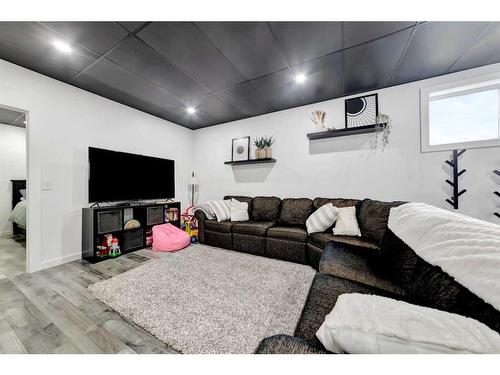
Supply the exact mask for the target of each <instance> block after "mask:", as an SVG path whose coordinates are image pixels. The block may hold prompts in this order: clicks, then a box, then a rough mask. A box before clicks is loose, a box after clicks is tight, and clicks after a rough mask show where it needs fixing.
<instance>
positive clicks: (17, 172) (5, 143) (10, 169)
mask: <svg viewBox="0 0 500 375" xmlns="http://www.w3.org/2000/svg"><path fill="white" fill-rule="evenodd" d="M24 179H26V131H25V129H24V128H20V127H17V126H11V125H5V124H0V236H1V235H7V234H12V223H11V222H10V221H9V215H10V212H11V211H12V183H11V182H10V180H24Z"/></svg>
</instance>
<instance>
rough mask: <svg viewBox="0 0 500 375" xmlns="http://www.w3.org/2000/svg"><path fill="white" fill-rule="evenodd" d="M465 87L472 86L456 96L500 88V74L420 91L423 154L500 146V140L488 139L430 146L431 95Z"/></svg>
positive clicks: (452, 82)
mask: <svg viewBox="0 0 500 375" xmlns="http://www.w3.org/2000/svg"><path fill="white" fill-rule="evenodd" d="M497 80H498V83H496V82H495V83H493V82H491V81H497ZM464 86H471V87H470V89H467V90H463V91H462V90H461V91H459V92H457V94H456V95H459V94H462V93H466V92H467V91H469V92H471V93H472V92H475V91H483V90H484V89H486V88H488V87H494V86H499V87H500V73H495V74H488V75H481V76H475V77H471V78H467V79H461V80H458V81H450V82H447V83H443V84H440V85H434V86H429V87H423V88H421V89H420V146H421V151H422V152H433V151H449V150H455V149H459V148H482V147H498V146H500V138H498V139H487V140H480V141H470V142H457V143H447V144H440V145H431V144H429V95H430V94H431V93H433V92H436V91H444V90H450V91H452V90H453V89H455V88H460V87H464ZM453 95H454V94H453V93H450V94H448V95H446V96H447V97H451V96H453Z"/></svg>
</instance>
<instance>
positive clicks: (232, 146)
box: [231, 136, 250, 161]
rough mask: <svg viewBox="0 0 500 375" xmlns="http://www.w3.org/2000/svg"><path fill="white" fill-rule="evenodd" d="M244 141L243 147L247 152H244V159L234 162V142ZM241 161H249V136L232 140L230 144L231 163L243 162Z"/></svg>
mask: <svg viewBox="0 0 500 375" xmlns="http://www.w3.org/2000/svg"><path fill="white" fill-rule="evenodd" d="M245 140H246V143H245V146H246V148H247V150H246V159H237V160H234V143H235V142H236V141H240V142H245ZM243 160H250V136H247V137H241V138H233V140H232V142H231V161H243Z"/></svg>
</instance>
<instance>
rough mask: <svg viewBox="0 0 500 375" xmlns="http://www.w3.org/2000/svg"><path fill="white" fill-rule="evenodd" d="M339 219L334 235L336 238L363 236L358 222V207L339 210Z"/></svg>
mask: <svg viewBox="0 0 500 375" xmlns="http://www.w3.org/2000/svg"><path fill="white" fill-rule="evenodd" d="M338 212H339V217H338V218H337V221H336V222H335V227H334V228H333V234H335V235H336V236H361V231H360V230H359V225H358V220H357V219H356V207H355V206H350V207H340V208H338Z"/></svg>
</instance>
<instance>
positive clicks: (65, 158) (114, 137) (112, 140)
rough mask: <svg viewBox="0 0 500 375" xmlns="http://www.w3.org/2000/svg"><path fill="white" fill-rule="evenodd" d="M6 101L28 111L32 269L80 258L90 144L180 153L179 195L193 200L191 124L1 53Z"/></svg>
mask: <svg viewBox="0 0 500 375" xmlns="http://www.w3.org/2000/svg"><path fill="white" fill-rule="evenodd" d="M0 103H1V104H3V105H7V106H11V107H16V108H20V109H24V110H27V111H29V113H28V128H27V133H28V178H27V180H28V224H27V225H28V255H29V256H28V270H29V271H35V270H38V269H42V268H47V267H50V266H53V265H56V264H59V263H63V262H67V261H70V260H74V259H79V258H80V255H81V241H82V239H81V237H82V236H81V226H82V223H81V216H82V215H81V210H82V207H86V206H88V197H87V185H88V182H87V178H88V166H87V164H88V162H87V147H88V146H89V145H90V146H96V147H101V148H109V149H113V150H120V151H125V152H132V153H140V154H146V155H151V156H158V157H164V158H170V159H174V160H175V168H176V176H175V177H176V193H177V197H176V198H177V199H178V200H180V201H181V202H182V204H183V205H184V206H185V204H187V202H188V194H187V191H188V183H189V176H190V171H191V164H192V163H191V160H190V159H189V158H188V157H186V155H187V154H188V151H190V150H191V146H192V144H193V132H192V131H191V130H189V129H186V128H183V127H181V126H178V125H175V124H172V123H169V122H168V121H164V120H161V119H159V118H156V117H154V116H150V115H148V114H145V113H143V112H140V111H137V110H134V109H132V108H129V107H126V106H123V105H121V104H118V103H116V102H113V101H111V100H107V99H105V98H102V97H100V96H97V95H94V94H91V93H88V92H86V91H83V90H80V89H78V88H75V87H72V86H70V85H67V84H64V83H61V82H58V81H56V80H53V79H51V78H48V77H46V76H43V75H40V74H37V73H34V72H32V71H30V70H27V69H24V68H21V67H19V66H16V65H13V64H10V63H8V62H5V61H2V60H0ZM46 181H48V182H50V183H51V184H52V190H51V191H42V182H46Z"/></svg>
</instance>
